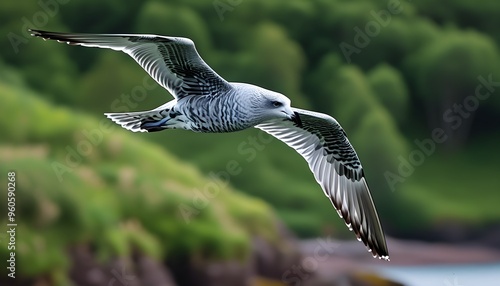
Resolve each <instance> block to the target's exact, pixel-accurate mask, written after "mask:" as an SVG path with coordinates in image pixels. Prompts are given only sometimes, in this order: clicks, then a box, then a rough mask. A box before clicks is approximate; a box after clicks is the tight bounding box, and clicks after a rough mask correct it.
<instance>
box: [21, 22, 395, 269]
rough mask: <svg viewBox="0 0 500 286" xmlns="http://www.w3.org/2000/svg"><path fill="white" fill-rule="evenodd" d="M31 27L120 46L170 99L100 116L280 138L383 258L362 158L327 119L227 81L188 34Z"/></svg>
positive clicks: (143, 125) (146, 128) (139, 124)
mask: <svg viewBox="0 0 500 286" xmlns="http://www.w3.org/2000/svg"><path fill="white" fill-rule="evenodd" d="M29 31H30V32H31V35H32V36H36V37H41V38H43V39H45V40H47V39H49V40H56V41H58V42H63V43H67V44H69V45H79V46H84V47H97V48H107V49H112V50H115V51H122V52H124V53H126V54H128V55H129V56H130V57H132V58H133V59H134V60H135V61H136V62H137V63H138V64H139V65H140V66H141V67H142V68H143V69H144V70H145V71H146V72H147V73H148V74H149V75H150V76H151V77H152V78H153V79H154V80H155V81H156V82H157V83H158V84H159V85H161V86H162V87H163V88H165V89H166V90H167V91H168V92H169V93H170V94H172V95H173V96H174V100H172V101H169V102H167V103H165V104H163V105H161V106H159V107H157V108H155V109H153V110H149V111H140V112H126V113H105V115H106V116H107V117H108V118H109V119H111V120H112V121H114V122H115V123H117V124H119V125H121V126H122V127H123V128H125V129H128V130H130V131H133V132H155V131H161V130H165V129H185V130H190V131H194V132H203V133H206V132H211V133H223V132H234V131H240V130H244V129H247V128H250V127H256V128H258V129H261V130H263V131H265V132H267V133H269V134H271V135H272V136H274V137H276V138H277V139H279V140H281V141H283V142H284V143H285V144H287V145H288V146H290V147H292V148H293V149H295V150H296V151H297V152H298V153H299V154H300V155H302V157H303V158H304V159H305V160H306V161H307V163H308V164H309V168H310V169H311V171H312V173H313V174H314V177H315V179H316V181H317V182H318V183H319V185H320V186H321V188H322V189H323V191H324V194H325V195H326V196H327V197H328V198H329V199H330V201H331V203H332V204H333V206H334V207H335V209H336V210H337V213H338V214H339V216H340V217H341V218H343V219H344V221H345V223H346V225H347V226H348V228H349V229H350V230H351V231H354V233H355V234H356V237H357V239H358V240H360V241H362V242H363V243H364V244H365V246H366V247H367V248H368V251H370V252H371V253H372V255H373V256H374V257H378V258H379V259H385V260H389V253H388V250H387V244H386V241H385V236H384V232H383V230H382V226H381V224H380V221H379V218H378V215H377V211H376V209H375V205H374V203H373V199H372V197H371V195H370V191H369V188H368V185H367V183H366V179H365V174H364V171H363V168H362V166H361V162H360V160H359V159H358V156H357V154H356V152H355V151H354V148H353V147H352V145H351V143H350V142H349V140H348V139H347V135H346V133H345V132H344V130H343V129H342V127H341V126H340V124H339V123H338V122H337V121H336V120H335V119H334V118H333V117H331V116H329V115H326V114H322V113H318V112H313V111H308V110H303V109H299V108H294V107H291V105H290V99H289V98H287V97H286V96H284V95H283V94H280V93H278V92H274V91H270V90H267V89H264V88H261V87H258V86H256V85H252V84H246V83H236V82H228V81H226V80H225V79H223V78H222V77H221V76H219V75H218V74H217V73H216V72H215V71H214V70H212V68H210V66H208V65H207V64H206V63H205V61H203V59H202V58H201V57H200V55H199V54H198V52H197V51H196V48H195V45H194V42H193V41H192V40H190V39H188V38H181V37H166V36H159V35H151V34H76V33H59V32H47V31H40V30H32V29H30V30H29Z"/></svg>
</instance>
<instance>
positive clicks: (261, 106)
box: [252, 90, 295, 121]
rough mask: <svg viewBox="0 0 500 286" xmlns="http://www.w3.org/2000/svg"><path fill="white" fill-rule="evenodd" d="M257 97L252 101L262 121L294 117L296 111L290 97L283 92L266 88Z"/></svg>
mask: <svg viewBox="0 0 500 286" xmlns="http://www.w3.org/2000/svg"><path fill="white" fill-rule="evenodd" d="M255 99H256V100H255V101H254V102H253V103H252V104H253V105H254V106H253V107H254V112H255V113H256V114H257V115H258V116H259V117H260V120H262V121H267V120H272V119H292V118H293V117H294V114H295V113H294V112H293V110H292V107H291V106H290V99H289V98H288V97H286V96H284V95H283V94H280V93H277V92H273V91H269V90H264V91H263V92H260V93H259V95H258V96H256V97H255Z"/></svg>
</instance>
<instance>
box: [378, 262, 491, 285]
mask: <svg viewBox="0 0 500 286" xmlns="http://www.w3.org/2000/svg"><path fill="white" fill-rule="evenodd" d="M377 271H378V272H379V273H380V274H381V275H383V276H385V277H387V278H389V279H392V280H394V281H398V282H400V283H402V284H403V285H405V286H500V263H496V264H465V265H464V264H460V265H427V266H397V267H383V268H378V269H377Z"/></svg>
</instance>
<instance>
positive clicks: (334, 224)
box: [0, 0, 500, 284]
mask: <svg viewBox="0 0 500 286" xmlns="http://www.w3.org/2000/svg"><path fill="white" fill-rule="evenodd" d="M396 2H398V1H385V0H377V1H373V0H370V1H369V0H356V1H343V0H333V1H332V0H316V1H301V0H276V1H266V0H255V1H212V0H204V1H198V0H196V1H195V0H187V1H184V0H183V1H181V0H172V1H157V0H148V1H132V2H130V3H127V5H123V3H122V2H121V1H116V0H113V1H107V2H106V3H101V2H99V3H98V5H97V4H96V3H97V2H96V1H95V0H90V1H86V2H81V1H80V2H76V1H70V2H68V3H66V4H61V5H59V6H58V12H57V13H55V14H54V15H53V16H50V17H49V18H47V19H48V21H47V23H45V24H44V25H37V23H35V22H36V21H34V16H35V15H40V13H42V12H43V13H46V11H44V10H43V8H42V7H41V6H40V5H39V2H36V1H35V2H31V3H29V2H26V1H24V2H23V1H14V2H13V1H3V2H2V3H1V4H0V18H1V19H2V25H1V26H0V32H1V34H3V35H4V36H5V37H4V41H3V42H0V48H1V49H2V54H1V55H0V81H1V83H0V114H2V117H1V119H0V130H1V131H2V136H0V160H1V161H2V164H1V165H0V170H1V171H2V172H3V171H5V168H7V167H9V168H15V169H16V170H19V176H20V182H21V185H20V190H19V196H20V201H22V202H23V203H22V205H19V207H20V212H22V215H23V217H26V221H25V222H26V224H25V225H24V226H23V227H22V228H21V229H20V230H19V231H20V232H21V233H23V235H22V236H20V237H22V239H21V242H20V243H21V244H22V245H26V248H25V249H26V251H23V252H21V253H22V254H20V255H21V256H22V257H23V258H22V259H25V260H29V261H32V264H33V267H31V265H30V269H22V271H24V272H23V273H26V274H29V275H32V274H34V273H42V272H50V273H51V277H52V278H53V279H54V280H56V281H62V282H61V283H60V284H67V283H64V279H65V278H64V277H65V269H66V268H65V267H67V257H66V256H65V254H64V252H63V251H62V250H61V249H60V248H58V247H57V245H74V244H78V243H90V244H92V245H95V246H96V249H97V250H98V253H99V256H100V257H101V258H102V259H105V258H106V257H109V256H111V255H126V254H127V253H130V251H131V250H132V249H140V251H143V252H145V253H147V254H149V255H151V256H153V257H156V258H158V259H163V258H165V257H169V258H171V257H173V256H176V255H200V254H201V255H202V256H206V257H218V258H228V257H230V258H235V257H243V256H244V255H245V254H246V252H247V251H248V242H249V237H250V236H251V235H260V236H263V237H266V238H267V239H268V240H270V241H273V239H275V237H276V236H275V230H274V221H275V217H274V216H273V215H272V210H271V206H272V208H273V209H274V210H275V212H276V213H277V215H278V216H279V217H280V218H281V219H282V220H283V221H284V222H285V223H286V224H287V225H288V226H289V227H291V229H292V230H293V231H294V232H295V233H297V234H299V235H300V236H302V237H310V236H316V235H320V234H324V233H326V232H328V231H327V230H330V229H332V228H333V232H334V233H335V234H336V235H338V236H345V235H349V236H346V237H348V238H352V234H347V233H348V231H347V229H346V227H345V226H344V223H343V221H342V220H341V219H339V218H338V217H337V215H336V212H335V211H334V210H333V209H332V206H331V203H330V202H329V201H328V200H327V199H325V197H324V195H323V193H322V191H321V188H320V186H319V185H318V184H317V183H316V182H315V180H314V178H313V176H312V174H311V173H310V171H309V168H308V166H307V164H306V163H305V162H304V160H303V159H302V158H301V157H300V156H299V155H298V154H296V152H294V151H293V150H291V149H290V148H287V147H286V146H285V145H284V144H282V143H281V142H279V141H277V140H275V139H270V138H269V137H265V135H262V134H260V133H259V132H258V131H256V130H248V131H244V132H238V133H234V134H203V135H200V134H194V133H189V132H183V131H181V130H172V131H167V132H158V133H156V134H127V133H126V132H124V131H122V130H120V129H119V127H117V126H114V125H110V122H109V121H108V120H107V119H105V118H104V117H103V116H102V113H103V112H120V111H129V110H131V111H136V110H146V109H151V108H154V107H156V106H159V105H160V104H162V103H164V102H166V101H169V100H171V97H170V96H169V95H168V93H167V92H166V91H165V90H164V89H163V88H161V87H159V86H158V85H157V84H156V83H154V82H153V81H152V80H150V79H149V77H147V74H146V73H145V72H144V71H142V70H141V69H140V67H139V66H138V65H137V63H135V62H134V61H133V60H132V59H130V58H129V57H128V56H127V55H125V54H123V53H117V52H114V51H106V50H98V49H87V48H81V47H70V46H66V45H61V44H58V43H55V42H44V41H42V40H40V39H35V38H31V37H29V35H28V33H27V31H26V29H27V28H30V27H32V26H33V28H40V29H47V30H57V31H72V32H96V33H132V32H138V33H156V34H160V35H169V36H183V37H189V38H192V39H193V40H194V41H195V43H196V46H197V49H198V51H199V52H200V54H201V55H202V57H203V58H204V59H205V61H206V62H207V63H208V64H209V65H210V66H212V67H213V68H214V70H216V71H217V72H218V73H219V74H220V75H221V76H223V77H224V78H226V79H228V80H230V81H239V82H248V83H253V84H256V85H260V86H263V87H266V88H269V89H272V90H275V91H277V92H281V93H283V94H285V95H286V96H288V97H290V98H291V99H292V104H293V105H294V106H297V107H302V108H311V109H314V110H317V111H320V112H324V113H328V114H330V115H332V116H333V117H335V118H336V119H337V120H338V122H339V123H340V124H341V125H342V126H343V127H344V129H345V130H346V132H347V134H348V135H349V139H350V141H351V143H352V144H353V146H354V147H355V149H356V150H357V152H358V155H359V157H360V158H361V160H362V163H363V166H364V169H365V173H366V176H367V178H368V183H369V185H370V188H371V190H372V192H373V197H374V200H375V202H376V206H377V209H378V211H379V213H380V215H381V218H382V220H383V224H384V226H388V228H387V229H388V230H389V233H390V234H401V233H411V231H412V230H415V229H418V231H425V230H426V229H428V228H429V227H432V226H434V225H436V224H439V222H440V221H441V220H442V219H445V220H448V219H452V220H453V219H456V220H462V221H465V222H467V223H470V224H484V223H488V222H492V221H494V220H495V219H497V220H498V217H497V215H496V214H497V213H495V206H494V204H493V202H496V201H498V200H495V198H496V197H497V193H498V192H493V190H494V188H493V189H492V188H491V187H489V186H493V185H495V181H494V178H495V175H494V174H495V172H496V173H498V167H496V164H494V163H492V162H493V161H491V160H493V157H494V156H491V154H494V152H495V151H494V150H495V146H496V145H498V143H499V142H500V141H499V138H498V136H496V134H497V128H496V126H495V125H494V124H491V122H494V119H495V118H496V117H497V114H498V108H499V107H500V104H499V103H500V100H499V98H500V97H499V96H498V94H499V93H498V88H497V87H496V86H494V89H495V90H494V91H493V92H492V93H491V96H490V98H489V99H487V100H483V101H481V102H480V104H479V107H478V108H476V110H474V111H473V112H471V115H470V116H469V117H467V118H463V122H462V124H461V125H460V128H458V129H457V130H451V128H450V124H448V123H447V122H445V121H444V120H443V114H444V112H447V110H449V109H450V108H453V104H455V103H462V101H463V100H464V98H467V96H469V95H472V94H474V93H475V88H476V87H477V85H478V84H479V83H480V81H479V79H478V77H479V76H483V77H485V78H488V75H489V74H491V75H492V78H493V80H494V81H499V79H500V75H499V72H500V70H499V69H498V66H499V59H498V46H499V43H500V36H499V35H500V33H498V27H499V25H498V21H499V20H498V19H499V18H498V17H496V15H497V14H498V11H499V9H500V5H499V4H497V3H496V2H494V1H490V2H484V3H478V2H477V1H472V0H454V1H448V2H447V3H446V5H444V6H443V5H440V4H439V3H438V4H436V2H435V1H434V2H433V1H428V0H422V1H411V2H408V1H399V2H398V3H400V5H401V11H400V12H398V13H393V14H390V17H388V18H387V14H384V11H386V10H387V9H388V5H390V4H391V3H396ZM40 11H42V12H40ZM39 12H40V13H39ZM37 13H38V14H37ZM377 15H378V17H380V15H386V18H385V19H386V20H383V22H380V19H377ZM39 20H40V19H39ZM374 21H375V22H374ZM377 21H378V22H377ZM28 22H29V23H28ZM369 23H371V25H375V26H376V25H377V24H374V23H378V26H379V29H378V30H377V31H376V33H372V36H369V37H368V39H367V41H366V45H363V46H359V45H357V44H356V43H355V39H358V38H357V37H360V36H359V35H358V33H359V32H358V31H359V30H361V31H363V33H365V34H366V28H367V25H368V24H369ZM342 43H348V44H350V45H352V46H354V47H355V48H357V49H358V50H357V51H356V52H355V53H353V54H352V55H350V56H348V55H346V54H344V53H343V52H342V49H341V48H340V45H341V44H342ZM145 78H146V79H147V80H148V81H147V83H146V84H147V86H146V85H145V83H144V81H143V80H144V79H145ZM141 88H143V89H145V90H146V95H145V96H142V90H141V91H139V89H141ZM33 90H36V93H35V92H33ZM134 96H135V97H134ZM42 98H43V99H42ZM47 100H49V101H50V102H51V103H50V104H49V103H47ZM55 105H65V107H64V108H63V107H56V106H55ZM89 112H91V113H95V114H97V115H98V117H95V118H93V117H91V116H88V115H85V113H89ZM465 119H467V120H465ZM99 126H101V127H99ZM435 128H441V129H443V130H445V131H446V135H449V136H450V137H449V139H448V140H447V141H446V142H444V143H443V144H441V145H439V144H437V145H436V146H437V147H436V150H435V151H434V152H432V153H431V154H428V155H426V157H425V162H424V163H422V164H421V165H419V166H415V173H414V174H412V175H411V176H409V177H402V181H400V182H399V183H398V184H397V186H396V188H397V190H398V191H397V192H390V185H389V183H388V182H387V181H386V180H385V177H384V172H386V171H390V172H393V173H395V174H399V171H398V168H399V167H400V166H399V164H400V159H401V158H408V151H414V150H410V148H418V146H417V147H416V146H415V144H414V141H415V138H421V139H423V138H431V136H432V132H433V130H435ZM104 130H106V132H105V131H104ZM96 131H100V132H101V133H102V136H103V137H102V142H101V143H99V144H98V146H93V147H92V151H91V152H90V154H89V155H88V156H83V157H82V158H81V161H80V162H78V164H77V166H76V167H74V168H73V167H72V168H70V169H71V171H67V172H65V173H64V175H63V176H64V180H63V181H62V182H59V180H58V178H57V175H56V173H55V172H54V170H53V166H52V165H51V164H52V163H53V162H63V163H65V160H66V156H67V155H68V149H67V148H66V147H67V146H69V147H72V148H73V149H75V148H77V146H78V144H79V142H82V140H83V141H85V140H88V136H89V134H94V135H95V133H92V132H96ZM452 135H453V136H452ZM138 138H139V139H138ZM482 142H489V143H488V144H486V143H484V144H483V143H482ZM458 143H460V144H458ZM449 147H453V148H449ZM166 150H168V152H167V151H166ZM171 154H175V156H178V157H179V158H182V160H183V161H185V162H184V163H181V162H180V161H179V160H178V159H176V158H175V157H174V156H173V155H171ZM447 156H453V157H452V158H453V160H450V158H451V157H447ZM478 158H479V159H478ZM74 160H76V159H74ZM490 161H491V162H490ZM234 162H236V163H237V166H238V170H239V172H238V174H237V175H230V176H229V177H228V178H227V180H224V179H223V180H222V181H221V182H218V181H217V180H215V181H214V180H213V179H207V178H204V177H203V176H202V175H201V174H206V175H208V176H209V177H210V178H213V174H217V173H220V172H225V171H227V168H228V167H227V166H228V164H229V163H234ZM483 162H484V163H483ZM65 164H67V163H65ZM194 166H196V167H194ZM463 166H468V167H467V168H465V167H463ZM470 178H474V180H472V181H471V180H470ZM492 178H493V179H492ZM1 179H3V178H0V180H1ZM214 182H218V184H219V185H220V188H219V191H220V192H219V195H217V196H216V197H215V198H213V199H211V200H210V204H209V205H208V206H207V207H206V208H203V210H202V211H200V213H199V214H197V215H196V216H195V217H193V220H192V221H191V223H189V224H185V223H184V222H183V218H182V216H180V215H179V211H178V206H179V205H182V204H185V205H186V206H189V205H192V204H193V201H192V199H193V198H194V197H195V196H196V191H195V190H198V191H201V192H202V191H203V188H204V187H206V186H208V185H209V184H211V183H214ZM0 183H3V181H0ZM226 183H227V186H226ZM471 184H472V185H471ZM476 184H479V185H476ZM232 186H234V187H235V188H237V189H239V190H241V191H242V192H244V193H245V195H243V194H240V193H237V192H234V191H231V190H232V188H233V187H232ZM471 189H475V190H477V189H480V190H479V191H478V192H481V195H480V196H476V197H475V199H477V201H475V202H474V203H470V195H469V194H470V190H471ZM450 192H452V193H450ZM252 197H258V198H260V199H261V200H263V201H266V203H268V204H269V205H270V206H269V205H267V204H266V203H263V201H261V200H259V199H253V198H252ZM451 197H453V198H454V199H453V200H450V199H449V198H451ZM117 198H118V199H117ZM481 198H482V199H481ZM483 200H484V201H483ZM483 206H484V208H483ZM407 214H410V215H407ZM152 218H155V219H152ZM278 243H279V242H278ZM3 251H5V249H4V250H3ZM38 253H40V254H43V255H37V254H38ZM2 254H3V253H2Z"/></svg>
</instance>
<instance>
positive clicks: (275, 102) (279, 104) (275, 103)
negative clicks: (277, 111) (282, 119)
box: [273, 101, 283, 107]
mask: <svg viewBox="0 0 500 286" xmlns="http://www.w3.org/2000/svg"><path fill="white" fill-rule="evenodd" d="M273 106H274V107H280V106H283V104H282V103H281V102H279V101H273Z"/></svg>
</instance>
